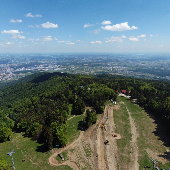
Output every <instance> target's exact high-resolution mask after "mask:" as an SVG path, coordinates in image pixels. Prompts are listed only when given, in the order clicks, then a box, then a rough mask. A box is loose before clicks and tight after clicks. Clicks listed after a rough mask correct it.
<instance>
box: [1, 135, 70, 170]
mask: <svg viewBox="0 0 170 170" xmlns="http://www.w3.org/2000/svg"><path fill="white" fill-rule="evenodd" d="M40 146H41V144H38V143H36V142H35V141H32V140H31V139H30V138H27V137H23V136H22V134H21V133H16V134H14V137H13V139H12V140H11V141H9V142H5V143H0V156H1V157H4V158H5V159H6V160H7V162H8V163H9V165H11V158H10V157H9V156H8V155H7V153H8V152H10V151H12V150H14V151H15V153H14V154H13V157H14V161H15V167H16V169H17V170H23V169H24V170H30V169H33V170H71V169H70V167H68V166H60V167H52V166H50V165H49V164H48V158H49V156H50V155H51V152H44V153H42V152H38V151H36V150H37V148H38V147H40Z"/></svg>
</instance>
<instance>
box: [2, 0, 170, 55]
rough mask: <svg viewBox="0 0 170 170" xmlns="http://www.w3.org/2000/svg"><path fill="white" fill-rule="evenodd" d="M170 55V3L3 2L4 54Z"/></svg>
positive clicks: (120, 0) (115, 0) (152, 0)
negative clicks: (89, 53)
mask: <svg viewBox="0 0 170 170" xmlns="http://www.w3.org/2000/svg"><path fill="white" fill-rule="evenodd" d="M7 52H9V53H16V52H17V53H39V52H40V53H49V52H50V53H53V52H56V53H60V52H99V53H100V52H108V53H127V52H128V53H131V52H135V53H147V52H156V53H162V52H165V53H169V52H170V1H169V0H0V53H7Z"/></svg>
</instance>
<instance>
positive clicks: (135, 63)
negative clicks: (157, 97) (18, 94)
mask: <svg viewBox="0 0 170 170" xmlns="http://www.w3.org/2000/svg"><path fill="white" fill-rule="evenodd" d="M41 71H50V72H52V71H58V72H67V73H73V74H88V75H89V74H95V75H96V74H104V73H105V74H111V75H122V76H128V77H136V78H146V79H153V80H170V57H169V56H161V55H160V56H158V55H157V56H151V55H142V54H138V55H137V54H134V55H132V54H131V55H124V54H122V55H120V54H117V55H115V54H114V55H113V54H108V55H106V54H79V55H78V54H69V55H66V54H61V55H59V54H55V55H47V54H46V55H37V54H36V55H4V54H1V55H0V81H9V80H15V79H19V78H21V77H24V76H26V75H29V74H32V73H35V72H41Z"/></svg>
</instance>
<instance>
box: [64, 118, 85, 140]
mask: <svg viewBox="0 0 170 170" xmlns="http://www.w3.org/2000/svg"><path fill="white" fill-rule="evenodd" d="M83 118H84V115H78V116H74V117H73V118H71V119H70V120H68V121H67V128H66V135H67V139H68V143H71V142H72V141H74V140H75V139H76V138H77V137H78V136H79V134H80V130H78V123H79V122H80V121H81V120H83Z"/></svg>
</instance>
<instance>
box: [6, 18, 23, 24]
mask: <svg viewBox="0 0 170 170" xmlns="http://www.w3.org/2000/svg"><path fill="white" fill-rule="evenodd" d="M9 22H11V23H21V22H22V19H11V20H10V21H9Z"/></svg>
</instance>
